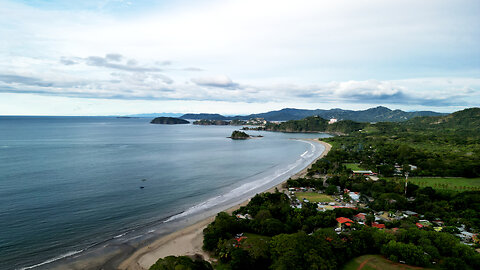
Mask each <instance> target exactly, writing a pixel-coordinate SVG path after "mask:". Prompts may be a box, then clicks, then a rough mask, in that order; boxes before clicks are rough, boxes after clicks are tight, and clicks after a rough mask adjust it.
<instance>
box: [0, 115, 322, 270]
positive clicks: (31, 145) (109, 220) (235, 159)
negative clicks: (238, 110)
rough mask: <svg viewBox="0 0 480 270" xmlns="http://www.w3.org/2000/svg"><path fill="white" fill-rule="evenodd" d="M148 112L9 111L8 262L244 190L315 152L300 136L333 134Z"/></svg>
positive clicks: (0, 207) (4, 177)
mask: <svg viewBox="0 0 480 270" xmlns="http://www.w3.org/2000/svg"><path fill="white" fill-rule="evenodd" d="M149 121H150V119H145V118H139V119H124V118H114V117H0V269H18V268H22V267H28V266H33V265H38V264H42V263H45V262H49V261H51V260H52V259H54V258H59V257H62V255H65V254H73V253H76V252H80V251H84V250H86V249H87V248H88V247H92V246H95V244H97V243H102V242H105V241H106V240H108V239H115V238H116V237H120V236H123V235H124V234H125V232H130V231H132V230H133V229H138V228H148V227H149V226H151V227H153V226H155V225H158V224H160V223H162V222H164V221H166V220H167V221H168V220H169V219H174V218H176V217H182V216H183V217H184V216H188V215H189V214H193V213H195V212H198V211H201V210H202V209H203V208H205V209H207V208H208V209H213V208H214V206H215V205H220V204H222V203H226V202H227V201H228V200H230V201H228V202H232V201H231V200H233V197H234V196H237V200H238V199H239V198H240V197H241V196H245V194H247V193H248V192H255V190H254V189H253V188H254V187H258V186H261V185H263V184H264V183H267V182H268V181H270V180H271V179H274V178H275V177H277V178H278V179H280V178H282V177H284V176H286V175H288V174H290V173H292V170H297V171H298V169H299V168H300V169H301V167H302V166H303V167H304V166H305V165H306V164H308V163H309V162H310V161H311V159H313V158H314V157H313V156H312V155H311V154H309V153H310V152H312V147H313V146H312V144H311V143H306V142H303V141H299V140H292V139H291V138H318V137H325V136H327V135H326V134H283V133H272V132H255V131H251V132H249V133H251V134H255V135H258V134H261V135H263V136H264V137H263V138H260V139H251V140H244V141H234V140H230V139H227V138H226V137H227V136H229V135H230V134H231V132H232V131H233V130H235V129H238V127H231V126H194V125H153V124H149ZM309 151H310V152H309ZM307 157H308V158H307ZM272 176H273V177H272ZM278 179H277V181H278ZM141 187H144V188H141ZM228 196H230V197H228ZM202 207H203V208H202ZM152 231H153V230H152ZM45 265H46V264H42V266H45Z"/></svg>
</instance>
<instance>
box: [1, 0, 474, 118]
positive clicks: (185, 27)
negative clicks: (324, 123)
mask: <svg viewBox="0 0 480 270" xmlns="http://www.w3.org/2000/svg"><path fill="white" fill-rule="evenodd" d="M115 4H116V3H115V2H111V3H109V6H111V5H115ZM119 4H121V5H123V3H119ZM135 4H136V3H133V5H135ZM479 7H480V3H478V2H477V1H468V0H462V1H433V0H428V1H424V2H418V1H413V0H407V1H397V2H392V1H387V2H386V1H380V0H369V1H346V0H340V1H317V0H299V1H295V2H292V1H287V0H276V1H274V0H264V1H254V0H243V1H194V2H192V3H190V4H189V5H182V4H170V6H169V7H168V8H161V7H160V8H151V9H144V11H141V12H140V13H133V14H128V16H124V14H123V13H122V14H116V13H115V12H104V11H103V10H104V8H105V7H101V8H100V9H102V11H101V12H99V11H98V10H86V9H82V10H62V9H55V10H54V9H45V8H36V7H33V6H28V5H24V4H21V3H18V2H14V1H4V0H3V1H2V0H0V14H2V16H0V36H1V37H2V41H1V42H0V75H2V76H4V77H3V78H4V81H3V82H0V91H2V92H9V93H36V94H42V95H56V96H65V97H83V98H108V99H111V100H113V99H119V100H121V99H136V100H141V99H143V100H162V101H164V100H184V101H189V100H190V101H193V100H195V101H207V102H209V101H222V102H248V103H249V104H250V103H257V104H267V103H268V102H275V103H276V104H287V106H288V104H289V103H295V104H299V103H300V104H304V106H311V104H312V103H319V102H331V103H332V104H333V105H335V104H338V103H341V102H349V103H358V104H370V103H382V102H383V103H384V104H405V106H407V104H411V105H412V106H417V105H418V106H427V105H428V106H437V107H438V106H446V105H448V106H453V105H455V106H457V105H458V106H460V105H462V106H478V105H479V104H480V103H479V101H478V100H480V98H478V97H479V95H480V94H479V92H478V91H479V89H480V83H479V82H478V77H479V74H480V73H479V72H480V66H479V63H478V61H476V60H475V59H479V57H480V51H478V49H476V48H478V47H480V28H478V27H477V26H478V23H479V18H478V16H477V14H476V10H478V8H479ZM145 10H147V11H145ZM209 74H225V75H216V76H211V75H209ZM8 76H10V77H8ZM15 76H16V77H15ZM15 78H16V81H12V80H13V79H15ZM232 78H233V79H232ZM7 79H8V80H7ZM25 95H26V94H25ZM0 102H1V101H0ZM369 102H370V103H369ZM383 103H382V104H383ZM0 105H2V104H0ZM18 106H19V108H20V109H19V110H22V109H29V108H28V107H24V108H22V106H23V105H22V104H21V103H19V104H18ZM259 106H260V105H259ZM262 106H263V105H262ZM402 106H403V105H402ZM0 107H2V106H0ZM288 107H291V106H288ZM439 108H440V107H439ZM1 113H2V111H1V108H0V114H1Z"/></svg>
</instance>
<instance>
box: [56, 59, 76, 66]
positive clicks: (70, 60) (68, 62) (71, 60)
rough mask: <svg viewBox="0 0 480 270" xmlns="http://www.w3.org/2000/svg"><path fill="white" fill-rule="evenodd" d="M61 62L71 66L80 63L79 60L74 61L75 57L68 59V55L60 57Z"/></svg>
mask: <svg viewBox="0 0 480 270" xmlns="http://www.w3.org/2000/svg"><path fill="white" fill-rule="evenodd" d="M60 63H62V64H64V65H66V66H71V65H76V64H78V62H76V61H74V60H73V59H68V58H66V57H62V58H60Z"/></svg>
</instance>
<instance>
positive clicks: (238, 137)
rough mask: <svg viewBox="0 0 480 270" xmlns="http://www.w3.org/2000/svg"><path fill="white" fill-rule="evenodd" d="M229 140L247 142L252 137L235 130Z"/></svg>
mask: <svg viewBox="0 0 480 270" xmlns="http://www.w3.org/2000/svg"><path fill="white" fill-rule="evenodd" d="M229 138H230V139H232V140H246V139H249V138H250V135H248V134H247V133H245V132H243V131H240V130H234V131H233V132H232V135H231V136H230V137H229Z"/></svg>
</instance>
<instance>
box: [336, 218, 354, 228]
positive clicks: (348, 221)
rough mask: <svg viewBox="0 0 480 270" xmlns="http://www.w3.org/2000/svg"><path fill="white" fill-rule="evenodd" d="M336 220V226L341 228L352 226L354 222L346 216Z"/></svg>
mask: <svg viewBox="0 0 480 270" xmlns="http://www.w3.org/2000/svg"><path fill="white" fill-rule="evenodd" d="M337 222H338V228H342V229H345V228H348V227H350V226H352V224H353V223H354V222H353V221H352V220H351V219H349V218H346V217H339V218H337Z"/></svg>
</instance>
